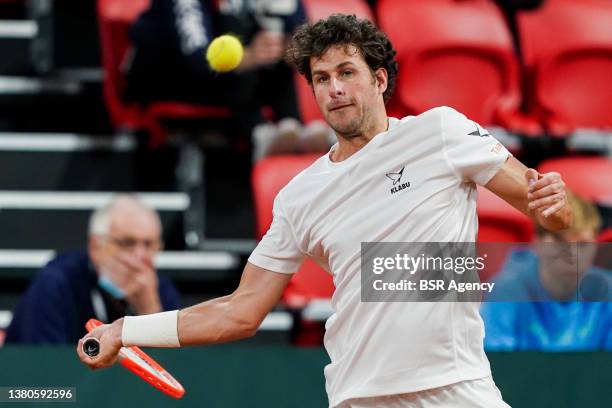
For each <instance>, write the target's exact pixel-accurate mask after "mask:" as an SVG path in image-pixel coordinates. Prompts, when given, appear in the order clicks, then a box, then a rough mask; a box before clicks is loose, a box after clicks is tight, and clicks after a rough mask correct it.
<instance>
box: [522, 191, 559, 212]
mask: <svg viewBox="0 0 612 408" xmlns="http://www.w3.org/2000/svg"><path fill="white" fill-rule="evenodd" d="M564 198H565V193H563V192H562V193H558V194H553V195H551V196H547V197H544V198H540V199H538V200H534V201H531V202H530V203H529V204H528V205H527V208H529V210H537V209H539V208H542V207H547V206H551V205H553V204H555V203H557V202H558V201H561V200H563V199H564Z"/></svg>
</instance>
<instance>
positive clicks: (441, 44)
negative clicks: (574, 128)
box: [377, 0, 541, 135]
mask: <svg viewBox="0 0 612 408" xmlns="http://www.w3.org/2000/svg"><path fill="white" fill-rule="evenodd" d="M377 11H378V22H379V24H380V27H381V28H382V29H383V30H384V31H385V32H386V33H387V34H388V35H389V38H390V39H391V41H392V43H393V45H394V47H395V48H396V50H397V52H398V64H399V77H398V80H397V89H396V98H395V100H394V104H397V105H399V106H400V107H401V109H403V114H418V113H421V112H423V111H426V110H428V109H430V108H433V107H435V106H440V105H447V106H451V107H453V108H455V109H457V110H459V111H461V112H462V113H464V114H465V115H467V116H468V117H469V118H471V119H474V120H475V121H477V122H479V123H481V124H483V125H498V126H501V127H504V128H506V129H509V130H511V131H519V132H522V133H526V134H533V135H536V134H539V133H540V131H541V129H540V127H539V125H538V123H537V122H536V121H535V120H533V119H530V118H527V117H525V116H524V115H521V114H520V113H519V108H520V104H521V92H520V86H519V83H520V81H519V70H518V64H517V61H516V58H515V54H514V46H513V42H512V37H511V35H510V32H509V30H508V28H507V27H506V23H505V20H504V17H503V15H502V13H501V11H500V10H499V9H498V8H497V6H495V4H494V3H493V2H491V1H487V0H472V1H454V0H428V1H421V0H410V1H405V0H380V1H379V2H378V8H377Z"/></svg>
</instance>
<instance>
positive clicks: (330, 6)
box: [295, 0, 374, 123]
mask: <svg viewBox="0 0 612 408" xmlns="http://www.w3.org/2000/svg"><path fill="white" fill-rule="evenodd" d="M303 3H304V8H305V9H306V14H307V16H308V21H317V20H320V19H323V18H326V17H329V16H330V15H332V14H334V13H345V14H355V15H356V16H357V17H359V18H367V19H368V20H371V21H374V16H373V15H372V10H370V7H369V6H368V4H367V3H366V2H365V1H363V0H335V1H329V0H303ZM295 82H296V88H297V95H298V104H299V107H300V114H301V116H302V120H303V121H304V123H309V122H311V121H313V120H317V119H321V120H322V119H323V115H321V111H320V110H319V106H318V105H317V102H316V101H315V99H314V96H313V94H312V89H311V87H310V85H308V82H306V79H305V78H304V77H303V76H301V75H299V74H296V76H295Z"/></svg>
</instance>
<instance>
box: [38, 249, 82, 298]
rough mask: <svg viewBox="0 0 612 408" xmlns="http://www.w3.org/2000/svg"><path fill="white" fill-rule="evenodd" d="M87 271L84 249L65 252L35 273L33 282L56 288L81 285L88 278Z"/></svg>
mask: <svg viewBox="0 0 612 408" xmlns="http://www.w3.org/2000/svg"><path fill="white" fill-rule="evenodd" d="M89 273H90V270H89V257H88V255H87V252H86V251H84V250H81V251H72V252H65V253H61V254H59V255H57V256H56V257H55V258H53V259H52V260H51V261H49V263H47V265H45V266H44V267H43V268H42V269H41V270H40V272H39V273H38V274H37V275H36V277H35V278H34V282H33V283H34V284H37V285H39V286H44V287H49V288H51V287H54V288H56V289H59V288H61V287H66V288H68V287H72V286H82V285H83V284H86V282H87V281H88V280H89Z"/></svg>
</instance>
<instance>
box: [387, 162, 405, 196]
mask: <svg viewBox="0 0 612 408" xmlns="http://www.w3.org/2000/svg"><path fill="white" fill-rule="evenodd" d="M404 167H406V166H404ZM404 167H402V169H401V170H400V171H398V172H395V173H387V174H385V176H387V178H389V179H390V180H391V181H393V188H391V194H395V193H399V192H400V191H402V190H405V189H407V188H408V187H410V182H409V181H406V182H405V183H401V184H400V182H401V181H402V176H403V175H404Z"/></svg>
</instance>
